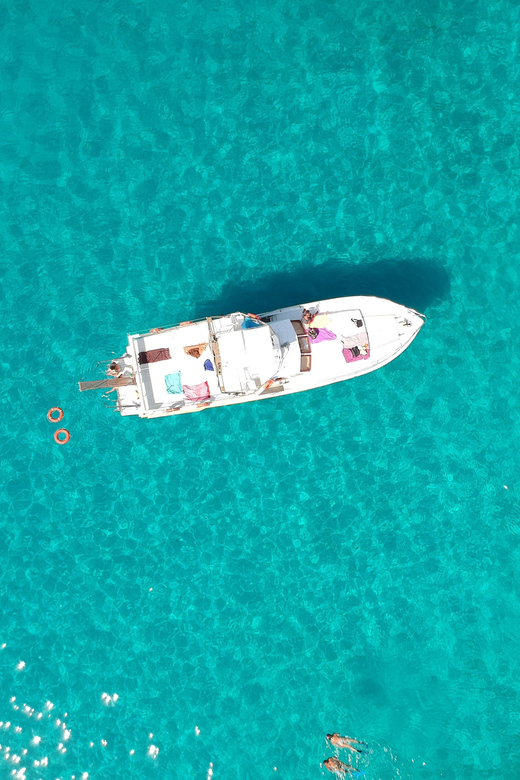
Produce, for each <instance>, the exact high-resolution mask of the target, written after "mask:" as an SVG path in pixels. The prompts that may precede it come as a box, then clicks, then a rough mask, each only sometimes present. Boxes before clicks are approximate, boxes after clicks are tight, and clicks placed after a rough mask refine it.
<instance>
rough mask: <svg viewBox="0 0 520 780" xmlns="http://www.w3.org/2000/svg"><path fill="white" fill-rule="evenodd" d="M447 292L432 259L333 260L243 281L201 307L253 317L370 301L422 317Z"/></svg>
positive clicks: (447, 284)
mask: <svg viewBox="0 0 520 780" xmlns="http://www.w3.org/2000/svg"><path fill="white" fill-rule="evenodd" d="M246 270H247V269H244V271H243V272H244V275H245V273H246ZM449 289H450V279H449V275H448V272H447V271H446V269H445V268H444V267H443V266H442V265H441V263H440V262H438V261H435V260H432V259H428V258H417V259H412V260H396V259H382V260H378V261H376V262H372V263H370V262H369V263H366V264H359V263H357V264H353V263H349V262H348V261H346V260H340V259H336V260H327V261H326V262H324V263H321V264H319V265H315V264H312V263H302V264H300V265H293V266H291V267H290V268H289V269H288V270H286V271H274V272H271V273H267V274H265V275H264V276H262V277H256V278H255V279H247V278H246V279H244V278H243V277H242V280H241V281H240V282H238V283H232V284H227V285H226V286H225V287H224V289H223V290H222V295H221V296H220V297H219V298H218V299H214V300H205V301H201V302H200V304H199V305H200V309H201V311H202V312H204V313H206V312H208V311H213V312H229V311H237V310H240V311H253V312H256V311H270V310H272V309H277V308H281V307H283V306H288V305H290V304H291V303H298V302H300V301H313V300H325V299H327V298H334V297H337V296H342V295H373V296H376V297H379V298H388V299H390V300H392V301H396V302H397V303H402V304H403V305H405V306H408V307H410V308H413V309H416V311H420V312H423V313H425V312H426V311H427V309H428V307H429V306H432V305H433V304H434V303H436V302H437V301H439V300H442V299H443V298H445V297H446V296H447V295H448V293H449Z"/></svg>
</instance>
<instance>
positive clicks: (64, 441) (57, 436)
mask: <svg viewBox="0 0 520 780" xmlns="http://www.w3.org/2000/svg"><path fill="white" fill-rule="evenodd" d="M62 433H63V434H64V436H65V438H64V439H60V434H62ZM69 439H70V433H69V432H68V430H67V429H66V428H58V430H57V431H56V433H55V434H54V441H55V442H56V444H67V442H68V441H69Z"/></svg>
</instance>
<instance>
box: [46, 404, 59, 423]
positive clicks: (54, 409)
mask: <svg viewBox="0 0 520 780" xmlns="http://www.w3.org/2000/svg"><path fill="white" fill-rule="evenodd" d="M54 412H58V416H57V417H53V416H52V415H53V414H54ZM47 419H48V421H49V422H55V423H58V422H61V421H62V420H63V409H60V407H59V406H53V407H52V409H49V411H48V412H47Z"/></svg>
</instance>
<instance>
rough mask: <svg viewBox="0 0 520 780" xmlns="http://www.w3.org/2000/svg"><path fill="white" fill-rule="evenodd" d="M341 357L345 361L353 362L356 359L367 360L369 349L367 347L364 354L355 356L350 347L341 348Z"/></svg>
mask: <svg viewBox="0 0 520 780" xmlns="http://www.w3.org/2000/svg"><path fill="white" fill-rule="evenodd" d="M343 357H344V358H345V360H346V361H347V363H355V362H356V361H357V360H367V359H368V358H369V357H370V350H369V349H367V354H366V355H361V354H360V355H358V356H357V357H354V355H353V353H352V350H351V349H344V350H343Z"/></svg>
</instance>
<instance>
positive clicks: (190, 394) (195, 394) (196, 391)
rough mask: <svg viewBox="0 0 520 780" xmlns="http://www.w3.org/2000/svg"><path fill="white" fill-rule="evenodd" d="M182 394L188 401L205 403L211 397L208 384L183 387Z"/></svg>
mask: <svg viewBox="0 0 520 780" xmlns="http://www.w3.org/2000/svg"><path fill="white" fill-rule="evenodd" d="M182 392H183V393H184V395H185V396H186V398H187V399H188V401H204V400H205V399H206V398H209V397H210V392H209V386H208V383H207V382H202V383H201V384H200V385H183V386H182Z"/></svg>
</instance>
